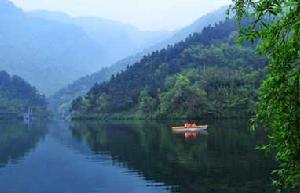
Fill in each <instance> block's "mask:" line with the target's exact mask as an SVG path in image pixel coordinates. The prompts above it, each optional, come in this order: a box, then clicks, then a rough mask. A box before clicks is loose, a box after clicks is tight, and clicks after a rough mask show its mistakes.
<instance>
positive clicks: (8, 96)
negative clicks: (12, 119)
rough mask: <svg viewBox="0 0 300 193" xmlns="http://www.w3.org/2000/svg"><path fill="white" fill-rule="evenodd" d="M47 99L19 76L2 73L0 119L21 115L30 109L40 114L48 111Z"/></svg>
mask: <svg viewBox="0 0 300 193" xmlns="http://www.w3.org/2000/svg"><path fill="white" fill-rule="evenodd" d="M46 105H47V103H46V99H45V96H44V95H41V94H40V93H39V92H38V91H37V90H36V89H35V88H34V87H33V86H31V85H30V84H28V83H27V82H26V81H25V80H23V79H22V78H20V77H19V76H10V75H9V74H8V73H7V72H5V71H0V117H1V116H2V115H6V114H11V113H12V114H21V113H23V112H25V111H27V109H28V108H33V109H34V111H38V112H39V113H41V112H45V111H46Z"/></svg>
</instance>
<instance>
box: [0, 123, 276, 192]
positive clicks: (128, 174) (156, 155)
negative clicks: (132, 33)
mask: <svg viewBox="0 0 300 193" xmlns="http://www.w3.org/2000/svg"><path fill="white" fill-rule="evenodd" d="M171 125H173V124H168V123H156V122H73V123H72V124H71V125H69V124H68V123H63V122H53V123H50V124H49V123H41V124H38V123H35V122H33V124H32V125H29V126H28V125H26V124H23V123H15V122H14V123H0V162H1V164H2V167H0V192H5V193H17V192H29V193H41V192H42V193H53V192H55V193H102V192H104V193H106V192H109V193H127V192H128V193H149V192H153V193H154V192H155V193H167V192H180V193H199V192H200V193H202V192H203V193H210V192H213V193H222V192H224V193H225V192H226V193H227V192H234V193H267V192H272V189H271V185H270V184H271V180H270V175H269V173H270V171H271V170H272V168H273V167H274V164H273V162H272V161H270V160H269V159H267V158H266V157H265V156H264V155H262V154H261V153H259V152H258V151H256V150H255V148H254V147H255V144H257V143H260V142H261V140H264V137H263V136H264V135H262V134H261V133H250V132H248V131H247V130H246V128H247V124H246V123H245V122H243V121H228V120H227V121H212V122H211V123H209V128H208V130H207V132H206V131H200V132H197V133H188V134H186V133H180V134H179V133H176V134H175V133H173V132H172V130H171ZM47 128H49V130H48V129H47ZM186 135H188V136H186Z"/></svg>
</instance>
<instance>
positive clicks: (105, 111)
mask: <svg viewBox="0 0 300 193" xmlns="http://www.w3.org/2000/svg"><path fill="white" fill-rule="evenodd" d="M237 36H238V32H237V31H236V27H235V22H234V20H227V21H225V22H220V23H219V24H217V25H215V26H208V27H206V28H204V29H203V31H202V33H201V34H200V33H195V34H193V35H190V36H189V37H188V38H186V39H185V40H184V41H181V42H179V43H177V44H175V45H172V46H168V48H166V49H162V50H160V51H156V52H153V53H152V54H150V55H148V56H145V57H144V58H142V60H141V61H140V62H137V63H135V64H134V65H132V66H128V68H127V69H126V70H125V71H122V72H121V73H118V74H116V75H113V76H112V77H111V79H110V81H108V82H105V83H102V84H96V85H95V86H93V87H92V89H91V90H90V91H89V92H88V93H87V94H86V96H84V97H79V98H77V99H76V100H74V101H73V103H72V115H73V118H97V119H102V118H142V119H152V118H155V119H163V118H182V119H196V118H200V117H241V116H249V115H251V114H253V113H254V111H255V108H256V107H255V101H257V89H258V88H259V86H260V83H261V81H262V79H263V78H264V74H265V70H264V67H265V65H266V63H267V62H266V59H265V58H263V57H260V56H258V55H257V54H256V53H255V49H254V48H253V47H252V46H250V45H236V37H237Z"/></svg>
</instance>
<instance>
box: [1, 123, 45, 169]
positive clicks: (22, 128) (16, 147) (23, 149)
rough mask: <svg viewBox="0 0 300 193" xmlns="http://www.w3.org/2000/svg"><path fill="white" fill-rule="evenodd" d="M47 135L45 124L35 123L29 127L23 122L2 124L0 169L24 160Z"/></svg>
mask: <svg viewBox="0 0 300 193" xmlns="http://www.w3.org/2000/svg"><path fill="white" fill-rule="evenodd" d="M46 133H47V129H46V127H45V124H43V123H34V124H32V125H30V127H29V126H28V125H26V124H24V123H23V122H17V123H16V122H0V167H1V166H3V165H5V164H7V163H9V162H12V163H15V162H17V161H18V160H20V159H22V158H23V157H24V156H25V155H26V154H27V153H28V152H29V151H31V150H32V149H34V148H35V146H36V145H37V144H38V142H39V141H40V140H41V139H43V138H44V137H45V135H46Z"/></svg>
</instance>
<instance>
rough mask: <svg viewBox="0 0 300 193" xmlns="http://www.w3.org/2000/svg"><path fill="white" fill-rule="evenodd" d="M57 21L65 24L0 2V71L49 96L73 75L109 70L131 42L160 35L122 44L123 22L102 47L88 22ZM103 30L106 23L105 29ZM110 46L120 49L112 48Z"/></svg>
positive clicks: (127, 51)
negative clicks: (114, 34)
mask: <svg viewBox="0 0 300 193" xmlns="http://www.w3.org/2000/svg"><path fill="white" fill-rule="evenodd" d="M59 18H60V19H59ZM61 18H65V21H64V22H63V20H64V19H62V21H56V20H54V19H47V18H42V17H37V16H36V17H35V16H33V15H32V14H27V13H25V12H24V11H23V10H21V9H19V8H17V7H16V6H15V5H14V4H13V3H11V2H10V1H8V0H0V70H6V71H7V72H9V73H12V74H17V75H19V76H21V77H23V78H25V79H26V80H28V81H29V82H30V83H31V84H32V85H34V86H36V87H37V88H38V89H39V90H40V91H41V92H43V93H46V94H51V93H54V92H55V91H57V90H59V89H60V88H63V87H65V86H66V85H68V84H69V83H71V82H73V81H75V80H76V79H78V78H79V77H82V76H85V75H88V74H91V73H93V72H95V71H97V70H99V69H101V68H102V67H104V66H109V65H110V64H111V63H114V62H116V61H117V60H118V59H119V58H120V57H122V54H123V56H127V54H134V53H135V50H134V49H132V50H130V48H131V47H132V44H133V43H131V42H138V43H139V42H142V41H141V39H143V38H144V37H145V38H146V36H147V39H148V40H149V41H152V39H151V38H152V37H154V36H156V37H160V35H159V34H158V35H154V36H151V33H150V32H149V33H148V32H147V33H145V34H147V35H145V36H142V37H141V38H140V39H134V40H133V39H128V41H125V39H126V38H124V37H123V36H125V35H124V34H127V28H129V27H128V26H126V27H125V26H124V28H123V29H122V26H123V24H122V25H121V24H120V25H119V28H118V30H119V31H118V30H117V29H114V30H116V32H114V33H117V32H118V34H119V36H120V37H122V38H119V40H120V41H118V40H117V39H116V38H115V37H113V36H112V37H110V38H111V42H110V43H108V42H109V37H108V35H107V34H106V35H105V34H104V32H103V37H104V38H103V39H101V38H100V37H101V33H99V34H98V35H97V36H96V35H94V36H93V35H92V28H93V25H92V22H91V23H89V24H88V22H87V21H86V19H85V18H77V20H76V22H77V23H78V24H76V22H73V21H72V22H67V20H68V18H69V17H68V16H67V15H64V14H61V15H60V16H59V17H58V19H57V20H61ZM71 20H72V19H71ZM88 20H89V21H91V20H90V19H88ZM79 23H81V26H80V25H79ZM83 25H85V26H86V27H85V28H84V27H82V26H83ZM88 26H89V28H88ZM95 28H98V25H96V26H95ZM107 28H108V25H107V26H105V29H107ZM108 31H109V30H108ZM108 33H111V32H108ZM141 33H142V32H141ZM149 34H150V35H149ZM104 40H106V42H104ZM121 40H122V41H121ZM143 41H144V42H147V41H146V40H144V39H143ZM103 42H104V43H103ZM138 43H136V44H138ZM109 44H114V46H110V45H109ZM144 44H147V43H144ZM116 46H119V47H120V48H122V49H120V50H118V49H117V48H116ZM136 49H138V48H136ZM112 50H114V51H115V54H114V53H113V51H112ZM122 50H123V51H122ZM124 50H126V52H125V51H124Z"/></svg>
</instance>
